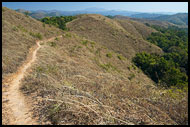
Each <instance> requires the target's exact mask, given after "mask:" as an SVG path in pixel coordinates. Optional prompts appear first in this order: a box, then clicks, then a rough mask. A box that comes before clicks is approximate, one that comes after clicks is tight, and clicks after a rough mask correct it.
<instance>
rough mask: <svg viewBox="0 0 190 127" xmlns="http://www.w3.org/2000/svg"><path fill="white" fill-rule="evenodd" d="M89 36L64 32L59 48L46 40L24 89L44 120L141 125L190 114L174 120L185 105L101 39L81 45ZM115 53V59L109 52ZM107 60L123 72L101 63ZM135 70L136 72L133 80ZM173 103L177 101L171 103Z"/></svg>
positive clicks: (158, 122)
mask: <svg viewBox="0 0 190 127" xmlns="http://www.w3.org/2000/svg"><path fill="white" fill-rule="evenodd" d="M68 35H69V37H68ZM84 40H85V39H84V38H81V37H79V36H77V35H76V34H72V33H65V34H64V37H63V38H61V39H58V40H55V41H54V42H55V43H56V47H52V46H50V45H49V44H48V43H46V44H43V46H44V47H43V48H42V49H41V50H40V51H39V53H38V59H39V60H38V62H37V63H36V64H35V65H34V66H33V68H32V70H33V71H32V72H30V74H28V76H27V78H26V79H25V80H24V82H23V84H22V87H21V89H22V91H23V92H24V93H25V94H26V95H27V96H28V97H31V98H32V99H33V100H34V102H37V103H36V104H35V105H33V110H34V111H35V114H38V115H39V116H40V120H43V121H51V124H82V125H84V124H88V125H92V124H106V125H109V124H125V125H126V124H128V125H130V124H136V125H141V124H179V122H178V120H180V119H181V120H182V119H183V120H184V119H185V118H187V116H184V117H183V118H179V117H175V118H173V117H174V115H175V114H173V113H172V112H171V109H173V110H172V111H173V112H178V111H177V109H178V108H179V107H181V108H182V105H178V104H179V103H178V104H177V103H176V101H174V100H172V98H171V97H168V96H161V95H160V93H161V92H163V91H165V90H162V89H160V88H157V87H156V86H154V83H153V82H152V81H151V80H150V79H149V78H148V77H147V76H146V75H144V74H143V73H142V72H141V71H140V70H139V69H138V68H135V67H134V65H132V63H131V62H130V60H128V59H127V58H125V60H120V59H118V57H117V56H118V54H117V53H115V52H113V51H111V50H109V49H107V48H104V47H103V46H101V45H100V44H99V43H98V42H94V44H93V45H94V46H93V47H92V46H91V43H90V42H91V40H86V41H87V43H85V45H84V44H83V43H81V42H82V41H84ZM78 47H80V48H78ZM98 49H99V54H97V52H96V51H97V50H98ZM90 50H91V51H90ZM110 52H112V57H111V58H109V57H107V56H106V54H107V53H110ZM108 63H110V64H111V65H112V66H114V67H116V68H117V70H118V71H117V70H114V69H110V70H106V69H104V68H102V67H101V66H100V65H101V64H108ZM126 65H129V66H131V69H130V70H128V68H127V67H128V66H126ZM131 74H133V75H135V76H134V77H133V78H132V79H131V80H129V79H128V77H129V76H131ZM184 100H185V99H184ZM168 101H171V102H172V101H174V102H173V103H170V106H169V107H166V105H168V103H167V102H168ZM178 101H179V102H180V103H182V101H180V100H178ZM158 103H159V104H158ZM176 106H177V107H176ZM183 106H185V105H183ZM186 106H187V105H186ZM183 109H184V111H180V113H181V114H183V115H187V114H185V112H186V111H187V110H186V109H187V107H183ZM171 118H172V119H171ZM181 120H180V121H181Z"/></svg>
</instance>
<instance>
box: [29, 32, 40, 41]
mask: <svg viewBox="0 0 190 127" xmlns="http://www.w3.org/2000/svg"><path fill="white" fill-rule="evenodd" d="M29 34H30V35H31V36H33V37H35V38H38V39H40V40H42V35H41V34H40V33H32V32H29Z"/></svg>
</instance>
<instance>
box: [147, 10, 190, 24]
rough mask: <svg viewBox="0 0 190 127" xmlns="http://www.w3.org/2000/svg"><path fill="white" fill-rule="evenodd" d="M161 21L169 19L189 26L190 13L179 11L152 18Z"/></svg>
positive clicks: (174, 22)
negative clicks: (189, 15)
mask: <svg viewBox="0 0 190 127" xmlns="http://www.w3.org/2000/svg"><path fill="white" fill-rule="evenodd" d="M150 19H154V20H160V21H168V22H171V23H173V24H176V25H182V26H188V13H178V14H175V15H163V16H159V17H155V18H150Z"/></svg>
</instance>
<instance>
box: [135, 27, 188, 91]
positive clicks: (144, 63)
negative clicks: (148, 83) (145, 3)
mask: <svg viewBox="0 0 190 127" xmlns="http://www.w3.org/2000/svg"><path fill="white" fill-rule="evenodd" d="M151 27H153V28H155V29H156V30H157V31H159V32H157V33H152V34H151V35H150V36H149V37H148V38H147V40H148V41H149V42H151V43H153V44H155V45H157V46H159V47H160V48H162V49H163V51H164V52H165V53H164V54H163V55H157V54H148V53H145V52H142V53H137V54H136V56H135V57H134V58H133V62H134V63H135V65H136V66H138V67H140V68H141V69H142V70H143V71H144V73H145V74H147V75H148V76H149V77H150V78H151V79H152V80H153V81H155V82H156V83H160V84H161V85H163V86H167V87H171V86H176V87H177V88H186V87H187V84H188V76H187V75H188V31H187V29H182V28H177V27H168V28H162V27H159V26H151Z"/></svg>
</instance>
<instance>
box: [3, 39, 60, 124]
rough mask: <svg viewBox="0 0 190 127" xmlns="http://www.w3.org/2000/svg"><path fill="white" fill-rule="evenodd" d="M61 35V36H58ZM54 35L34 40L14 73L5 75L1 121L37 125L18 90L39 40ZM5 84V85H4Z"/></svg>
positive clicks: (38, 45) (34, 56)
mask: <svg viewBox="0 0 190 127" xmlns="http://www.w3.org/2000/svg"><path fill="white" fill-rule="evenodd" d="M58 37H61V36H58ZM55 38H56V37H52V38H50V39H47V40H43V41H36V44H37V45H36V46H34V47H33V48H31V49H30V52H29V54H28V56H27V59H26V61H25V62H24V64H23V65H22V66H21V67H19V69H18V70H17V72H16V73H14V74H12V75H11V76H9V77H6V78H5V80H4V81H3V82H2V84H3V89H2V93H3V96H2V104H3V109H2V110H7V111H3V113H2V117H3V118H2V121H3V122H4V123H6V124H9V125H12V124H15V125H37V124H39V123H38V122H37V120H35V119H34V118H32V112H31V111H30V110H29V109H30V108H29V105H27V104H26V102H25V101H24V96H23V95H22V93H21V92H20V90H19V87H20V83H21V80H22V79H23V78H24V76H25V75H26V71H27V70H28V68H30V67H31V65H32V64H33V63H34V61H35V60H36V58H37V57H36V54H37V51H38V50H39V49H40V48H41V45H40V43H41V42H48V41H51V40H53V39H55ZM4 85H5V86H4Z"/></svg>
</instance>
